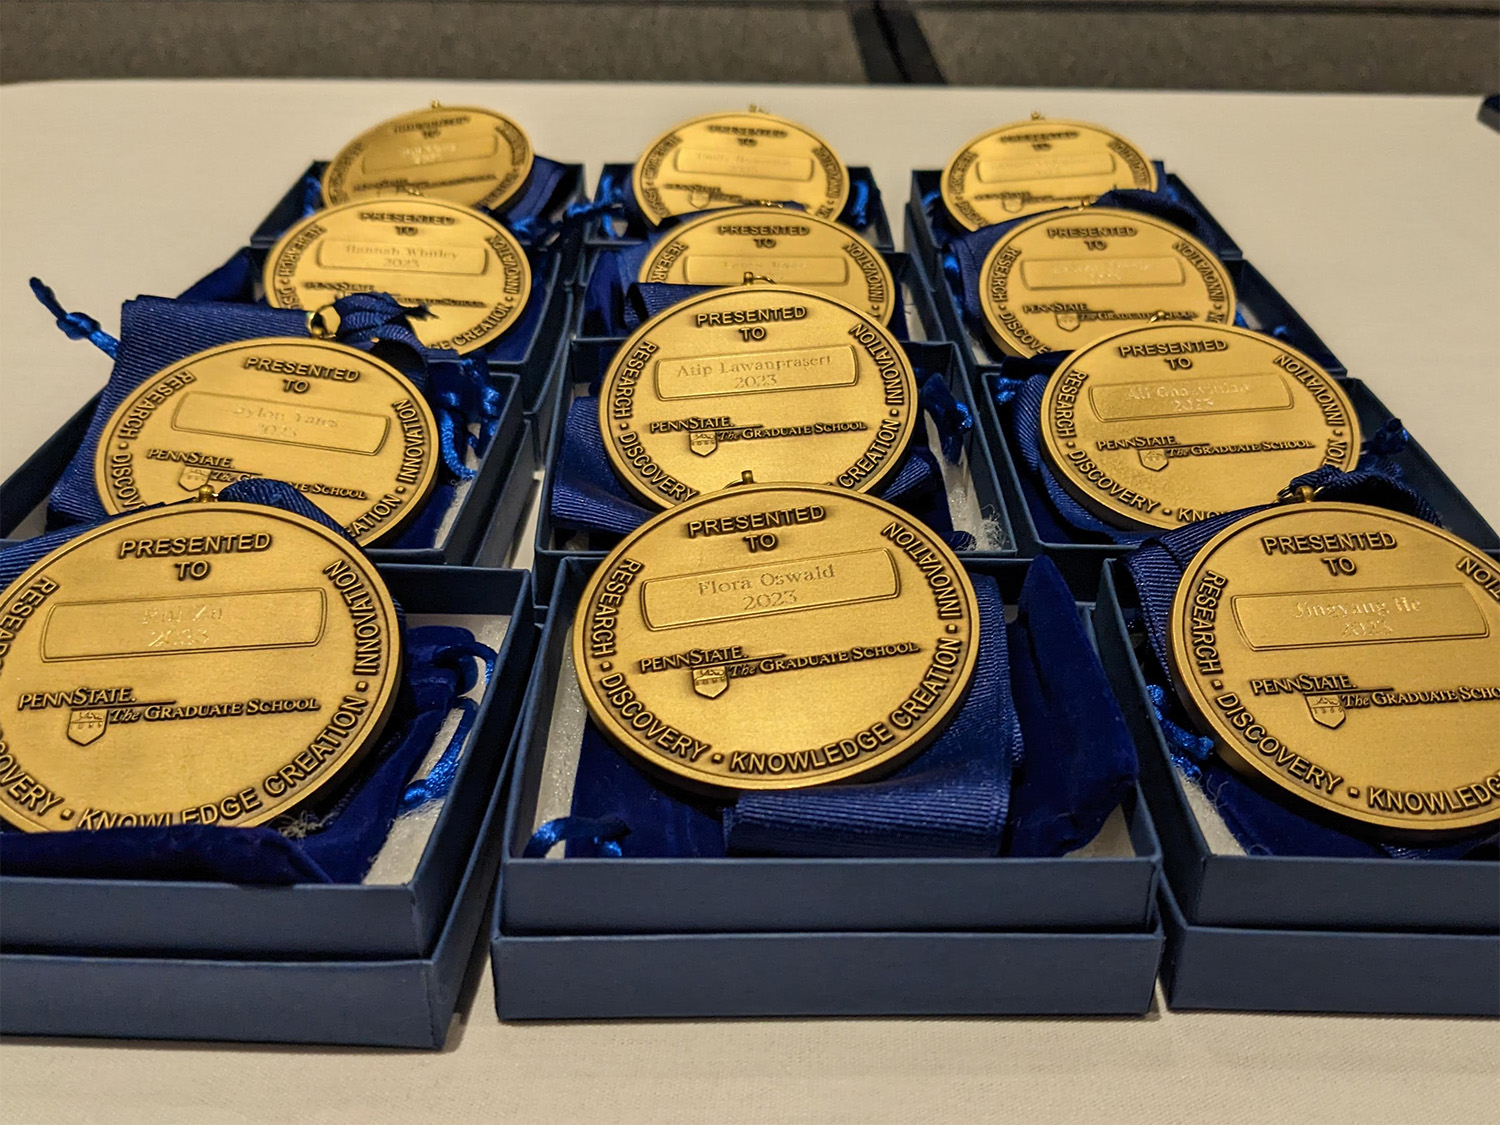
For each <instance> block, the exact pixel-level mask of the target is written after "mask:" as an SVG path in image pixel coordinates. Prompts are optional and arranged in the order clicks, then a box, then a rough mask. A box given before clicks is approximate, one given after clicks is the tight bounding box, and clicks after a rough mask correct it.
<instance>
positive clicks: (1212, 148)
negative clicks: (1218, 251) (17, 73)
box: [0, 81, 1500, 1125]
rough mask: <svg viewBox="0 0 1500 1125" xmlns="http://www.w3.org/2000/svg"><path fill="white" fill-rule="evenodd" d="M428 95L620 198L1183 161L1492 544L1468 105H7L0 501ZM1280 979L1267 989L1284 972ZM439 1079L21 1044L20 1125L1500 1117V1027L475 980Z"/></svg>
mask: <svg viewBox="0 0 1500 1125" xmlns="http://www.w3.org/2000/svg"><path fill="white" fill-rule="evenodd" d="M433 98H436V99H439V100H441V101H444V102H447V103H449V104H466V103H467V104H478V105H491V106H495V107H497V108H500V109H502V110H504V111H505V112H507V113H509V114H511V115H513V116H514V117H515V118H516V119H517V120H519V121H521V122H522V123H523V124H524V125H525V127H526V129H527V130H528V132H529V133H530V135H531V137H532V140H533V143H534V144H535V146H536V150H537V151H538V152H540V153H544V154H546V155H548V156H551V157H554V158H557V159H562V160H571V161H579V162H582V163H584V164H586V165H587V166H588V170H589V173H590V176H591V177H592V176H594V175H596V174H597V172H598V169H599V167H600V165H601V164H603V163H604V162H605V161H628V160H630V159H632V158H633V157H634V155H635V154H636V153H637V152H638V151H639V150H640V149H641V148H643V147H644V146H645V144H646V142H647V141H649V140H650V139H651V138H652V137H653V136H655V135H656V134H657V133H658V132H659V131H660V130H661V129H662V128H663V127H664V126H665V125H666V124H668V123H670V122H672V121H675V120H680V119H682V118H685V117H689V116H692V115H695V114H698V113H703V112H708V111H711V110H715V109H721V108H734V107H738V106H742V105H747V104H750V103H754V104H756V105H759V106H762V107H765V108H767V109H769V110H771V111H772V112H775V113H780V114H783V115H785V116H788V117H791V118H794V119H797V120H801V121H805V122H807V123H808V124H810V125H812V126H813V127H814V128H816V129H818V130H819V131H820V132H821V133H822V134H823V135H824V136H825V137H826V138H827V139H828V140H829V142H830V143H831V144H832V145H833V146H834V147H835V148H836V149H837V150H838V151H839V152H840V153H841V154H842V155H843V156H844V158H845V159H846V160H848V161H850V162H851V163H860V164H869V165H871V166H872V167H873V168H874V171H875V175H876V177H877V180H878V182H879V184H880V185H881V187H882V189H883V191H884V192H885V195H886V201H887V206H888V207H890V208H891V210H892V212H893V214H892V220H893V225H895V226H897V227H898V228H899V225H900V218H899V212H900V207H901V204H902V203H903V202H904V200H905V198H906V195H907V192H908V176H909V170H910V169H911V168H913V167H918V168H934V167H941V166H942V164H943V163H944V162H945V161H946V159H947V158H948V156H949V155H950V154H951V152H952V150H954V149H955V148H957V147H958V145H959V144H961V143H962V142H963V141H964V140H966V139H967V138H968V137H970V136H972V135H974V134H975V133H978V132H980V131H981V130H983V129H985V128H987V127H990V126H992V125H994V124H998V123H1000V122H1004V121H1009V120H1013V119H1016V118H1018V117H1024V116H1025V115H1027V114H1028V113H1030V112H1031V111H1032V110H1041V111H1043V112H1045V113H1046V114H1048V115H1049V116H1056V117H1070V116H1071V117H1082V118H1086V119H1092V120H1097V121H1102V122H1107V123H1108V124H1109V125H1110V126H1111V127H1113V128H1115V129H1118V130H1119V131H1120V132H1122V133H1123V134H1125V135H1126V136H1128V137H1131V138H1132V139H1134V140H1135V141H1137V142H1138V143H1139V144H1140V145H1141V146H1142V147H1143V148H1144V149H1145V150H1146V151H1148V152H1150V153H1152V154H1153V155H1157V156H1160V157H1162V158H1164V159H1166V161H1167V165H1168V167H1169V168H1171V169H1172V170H1173V171H1175V172H1177V173H1179V174H1180V175H1181V176H1182V177H1183V178H1184V179H1185V180H1187V182H1188V183H1189V184H1190V185H1191V186H1192V187H1193V189H1194V191H1195V192H1197V194H1198V195H1199V197H1200V198H1202V199H1203V200H1204V201H1205V202H1206V203H1207V204H1208V206H1209V207H1210V208H1211V209H1212V210H1213V211H1214V213H1215V214H1216V215H1217V216H1218V218H1219V219H1220V220H1221V221H1222V222H1223V223H1224V225H1225V226H1226V227H1227V228H1228V230H1229V231H1230V232H1231V233H1232V234H1233V235H1234V237H1235V238H1236V240H1237V241H1238V242H1239V243H1240V245H1241V246H1242V247H1243V248H1244V251H1245V254H1246V256H1247V257H1249V258H1250V259H1251V260H1253V261H1254V262H1255V263H1256V264H1257V265H1258V266H1259V267H1260V268H1261V270H1262V271H1263V272H1264V273H1265V274H1266V275H1267V276H1268V277H1269V278H1270V279H1271V280H1272V282H1273V283H1274V284H1275V285H1276V286H1277V287H1278V288H1280V289H1281V291H1282V292H1283V293H1284V294H1285V295H1286V297H1287V298H1288V299H1289V300H1290V301H1291V302H1292V303H1293V304H1294V305H1295V306H1296V307H1297V308H1298V309H1299V310H1300V311H1301V312H1302V313H1303V315H1305V316H1306V317H1307V319H1308V320H1309V321H1310V322H1311V323H1312V324H1313V326H1314V328H1315V329H1316V330H1317V331H1318V332H1319V333H1320V334H1321V335H1322V336H1323V338H1324V340H1326V341H1327V343H1328V344H1329V346H1330V347H1331V348H1332V349H1333V350H1334V352H1335V353H1336V354H1337V355H1339V356H1340V357H1341V358H1342V359H1343V360H1344V362H1345V363H1346V364H1347V365H1348V367H1349V370H1350V372H1351V373H1352V374H1354V375H1357V376H1359V377H1360V378H1362V379H1364V380H1365V381H1366V382H1368V383H1369V384H1370V386H1371V387H1372V388H1373V389H1374V390H1375V392H1376V393H1377V394H1378V395H1379V396H1380V397H1381V398H1382V399H1384V401H1385V402H1386V404H1387V405H1388V406H1389V407H1390V408H1391V409H1392V411H1393V412H1394V413H1396V414H1397V415H1399V416H1400V417H1402V418H1403V419H1404V420H1405V421H1406V423H1407V425H1408V427H1409V428H1410V429H1411V431H1412V432H1413V433H1414V434H1415V435H1416V436H1417V437H1418V440H1420V441H1421V442H1422V444H1423V445H1424V446H1426V448H1427V449H1428V451H1429V452H1430V453H1431V454H1432V455H1433V457H1434V458H1435V459H1436V461H1437V462H1438V464H1439V465H1441V466H1442V467H1443V469H1444V470H1446V471H1447V473H1448V474H1449V475H1450V476H1451V477H1452V478H1453V480H1454V481H1455V482H1456V483H1457V484H1458V485H1459V487H1460V488H1462V489H1463V490H1464V491H1465V492H1466V493H1467V494H1468V495H1469V497H1470V498H1471V499H1472V500H1473V502H1474V503H1475V505H1476V506H1477V507H1478V508H1479V510H1480V511H1481V512H1482V513H1483V514H1484V515H1485V517H1486V518H1487V519H1488V520H1490V521H1491V522H1492V523H1500V473H1496V471H1495V456H1494V453H1493V445H1492V443H1493V442H1494V440H1495V435H1496V433H1497V422H1500V315H1497V313H1500V136H1496V135H1495V134H1494V133H1493V132H1490V131H1489V130H1487V129H1485V128H1484V127H1483V126H1481V125H1480V124H1479V123H1478V122H1477V121H1476V120H1475V111H1476V109H1477V99H1471V98H1431V97H1403V98H1395V97H1371V96H1341V95H1260V94H1207V93H1136V92H1119V91H1108V92H1096V91H1084V90H979V89H964V90H958V89H936V88H911V87H863V88H841V87H738V86H691V85H679V86H673V85H664V84H663V85H628V86H623V85H622V86H603V85H589V84H546V83H532V84H523V83H429V82H409V81H402V82H348V81H340V82H331V81H330V82H304V81H297V82H254V81H213V82H98V83H87V82H72V83H56V84H43V85H34V86H8V87H4V88H3V89H0V115H3V132H0V297H3V300H0V476H3V475H5V474H7V473H9V472H10V471H11V470H12V469H14V468H15V467H16V466H17V465H19V464H20V463H21V462H22V461H23V460H24V459H25V457H26V456H27V455H28V454H29V453H30V451H31V450H32V449H33V448H34V447H35V446H36V444H37V442H38V441H39V440H40V438H41V437H42V436H43V435H45V434H47V433H50V432H51V431H52V430H53V429H55V428H56V427H57V426H58V425H59V424H60V423H61V422H62V421H64V420H65V419H66V418H67V417H68V416H69V415H70V414H71V413H73V411H75V410H76V409H77V408H78V407H79V406H80V405H81V404H82V403H83V402H84V401H86V400H87V398H88V397H89V396H90V395H91V394H92V393H93V392H94V391H95V390H97V389H98V388H99V386H100V385H101V384H102V383H103V382H104V380H105V378H106V376H107V374H108V361H107V360H106V359H105V357H104V356H103V355H101V354H99V353H97V352H95V351H94V349H92V348H91V347H90V346H89V345H87V344H86V343H81V342H70V341H68V340H66V339H64V338H63V337H62V335H61V334H60V333H58V332H57V331H56V329H55V328H53V326H52V324H51V319H50V318H49V317H48V316H47V315H46V314H45V313H44V312H43V311H42V309H41V308H40V307H39V306H37V305H36V304H35V303H34V302H33V301H32V300H31V298H30V296H29V294H28V291H27V285H26V279H27V278H28V277H30V276H31V275H33V274H37V275H40V276H41V277H42V278H43V279H44V280H46V281H47V282H48V283H49V284H51V285H52V286H53V287H54V288H55V289H56V290H57V292H58V294H59V296H60V297H61V299H62V301H63V303H64V305H65V306H66V307H68V308H70V309H79V310H83V311H87V312H90V313H91V314H92V315H94V316H96V317H98V318H99V320H100V321H101V322H102V323H103V324H104V325H105V327H106V328H107V329H109V330H111V331H113V330H115V329H117V328H118V324H119V306H120V302H121V301H123V300H125V299H127V298H130V297H133V296H135V295H137V294H139V293H157V294H171V293H176V292H178V291H180V290H181V289H182V288H184V287H185V286H186V285H187V284H188V283H190V282H191V281H193V280H195V279H196V278H198V277H199V276H200V275H202V274H203V273H205V272H206V271H207V270H209V269H210V268H212V267H213V266H215V265H217V264H218V263H219V262H220V261H221V260H222V259H223V258H224V257H226V256H227V255H228V254H229V253H230V252H231V251H232V250H233V249H234V248H235V247H236V246H238V245H239V244H240V242H241V240H243V238H244V237H246V236H247V235H248V234H249V232H250V231H251V230H252V229H254V227H255V226H256V225H257V223H258V222H259V221H260V219H261V218H262V217H263V216H264V214H265V213H266V211H267V210H268V209H269V207H270V205H271V203H273V202H274V201H275V200H276V199H277V198H279V196H280V195H281V193H282V192H283V191H284V190H285V188H286V186H287V184H289V183H290V182H291V181H292V180H293V179H294V178H295V177H296V176H297V175H298V174H299V173H300V172H301V171H302V169H303V168H304V167H305V166H306V164H307V162H308V160H309V158H311V157H316V156H324V157H326V156H329V155H331V154H332V153H333V152H334V151H335V150H336V149H337V148H338V147H339V145H340V144H341V143H342V141H343V140H344V139H346V138H347V137H350V136H353V135H354V134H355V133H357V132H359V131H360V130H362V129H363V128H365V127H366V126H367V125H368V124H369V123H371V122H373V121H376V120H379V119H381V118H383V117H386V116H388V115H390V114H394V113H397V112H401V111H404V110H407V109H410V108H412V107H413V106H416V105H420V104H423V103H424V102H426V101H428V100H431V99H433ZM1266 969H1267V971H1268V972H1274V971H1275V966H1270V965H1268V966H1267V967H1266ZM469 984H470V987H469V989H468V991H467V993H466V996H467V998H468V999H467V1001H466V1003H467V1008H466V1011H465V1012H463V1013H461V1015H460V1017H459V1019H458V1022H456V1024H455V1026H454V1028H453V1031H452V1033H451V1035H450V1037H449V1042H448V1046H447V1049H446V1050H444V1051H443V1052H441V1053H436V1054H428V1053H401V1052H390V1051H368V1050H354V1049H330V1050H318V1049H299V1048H288V1047H264V1046H260V1047H243V1048H226V1047H222V1046H216V1045H211V1044H206V1045H199V1044H159V1043H129V1042H98V1043H86V1042H61V1041H46V1040H15V1039H11V1040H6V1041H5V1042H4V1043H3V1044H0V1120H5V1121H16V1122H27V1123H31V1122H38V1123H39V1122H48V1121H68V1122H80V1121H94V1120H106V1119H107V1120H111V1121H136V1120H140V1121H151V1122H154V1123H167V1122H175V1121H193V1122H202V1121H212V1122H217V1121H249V1120H256V1121H259V1120H290V1119H293V1118H296V1119H298V1120H301V1121H306V1122H317V1121H325V1120H350V1119H356V1120H362V1121H365V1122H371V1123H374V1122H397V1121H403V1122H404V1121H414V1120H443V1121H448V1122H458V1121H470V1120H481V1119H483V1120H508V1119H516V1120H524V1121H536V1120H541V1119H551V1120H557V1121H571V1120H598V1119H603V1118H608V1119H610V1120H613V1121H618V1122H622V1123H624V1122H631V1121H651V1122H669V1121H679V1120H680V1121H695V1122H697V1121H731V1120H734V1121H739V1120H743V1121H778V1122H779V1121H818V1122H824V1121H827V1122H835V1121H860V1122H874V1121H906V1120H922V1121H948V1120H955V1119H961V1118H962V1119H980V1120H1017V1121H1028V1122H1047V1121H1093V1122H1116V1121H1118V1122H1126V1121H1141V1122H1152V1123H1154V1125H1165V1123H1168V1122H1178V1121H1182V1122H1188V1121H1192V1122H1200V1121H1230V1120H1233V1121H1276V1122H1290V1121H1304V1120H1311V1121H1320V1122H1322V1121H1328V1122H1332V1121H1351V1122H1360V1123H1373V1122H1387V1121H1388V1122H1403V1123H1416V1122H1433V1123H1443V1125H1449V1123H1454V1122H1465V1121H1491V1122H1493V1121H1500V1102H1497V1101H1496V1094H1497V1092H1500V1024H1497V1023H1495V1022H1493V1021H1480V1020H1437V1019H1388V1018H1373V1017H1336V1016H1286V1015H1236V1014H1216V1013H1176V1012H1169V1011H1166V1010H1165V1009H1164V1007H1163V1005H1162V1003H1161V1001H1160V997H1158V1002H1157V1005H1156V1008H1155V1009H1154V1010H1153V1011H1152V1013H1151V1014H1150V1015H1149V1016H1147V1017H1146V1018H1144V1019H1010V1020H1001V1019H994V1020H947V1019H922V1020H845V1021H811V1020H775V1021H731V1022H715V1023H707V1022H692V1023H690V1022H671V1021H665V1022H656V1021H654V1022H641V1023H596V1024H557V1025H511V1026H502V1025H501V1024H500V1023H499V1022H498V1021H497V1020H496V1018H495V1014H494V1008H493V1002H492V994H491V985H490V980H489V974H488V968H487V966H485V965H484V961H483V957H482V954H480V953H478V952H477V954H476V959H475V965H474V970H473V972H472V973H471V979H470V982H469Z"/></svg>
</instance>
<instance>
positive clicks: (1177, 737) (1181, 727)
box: [1125, 468, 1497, 859]
mask: <svg viewBox="0 0 1500 1125" xmlns="http://www.w3.org/2000/svg"><path fill="white" fill-rule="evenodd" d="M1304 484H1305V485H1308V486H1310V487H1313V488H1315V489H1317V497H1318V499H1320V500H1343V501H1348V502H1350V503H1358V504H1372V505H1376V506H1379V507H1384V508H1390V509H1392V510H1394V511H1399V512H1404V513H1406V514H1407V515H1411V516H1415V517H1417V518H1418V519H1422V520H1425V521H1426V522H1428V523H1431V524H1433V525H1435V526H1438V527H1441V526H1442V521H1441V520H1440V519H1439V517H1438V514H1437V512H1435V511H1434V510H1433V509H1432V507H1431V505H1429V504H1428V503H1427V501H1426V500H1424V499H1423V498H1422V497H1421V496H1419V495H1418V494H1417V493H1416V492H1414V491H1412V490H1411V489H1409V488H1407V487H1406V486H1405V485H1404V484H1402V483H1401V482H1400V481H1399V480H1397V479H1396V478H1394V477H1393V476H1391V475H1389V474H1388V473H1386V472H1384V471H1381V470H1380V469H1370V468H1361V469H1358V470H1356V471H1355V472H1352V473H1340V472H1338V471H1337V470H1335V469H1328V468H1325V469H1319V470H1317V471H1316V472H1313V473H1308V474H1306V475H1305V476H1301V477H1298V478H1297V479H1296V480H1294V481H1292V482H1291V484H1290V485H1289V486H1288V488H1289V489H1296V488H1298V487H1300V486H1301V485H1304ZM1259 510H1260V509H1258V508H1246V509H1244V510H1243V511H1239V512H1230V513H1227V514H1225V515H1222V516H1217V517H1215V518H1213V519H1210V520H1203V521H1201V522H1199V523H1195V524H1190V525H1188V526H1187V527H1183V528H1179V529H1178V530H1176V531H1172V532H1168V533H1166V534H1164V535H1160V536H1157V537H1153V538H1151V539H1148V540H1147V541H1146V542H1144V543H1143V544H1142V545H1141V546H1140V547H1139V548H1138V549H1136V550H1135V551H1134V552H1132V553H1131V554H1130V555H1129V556H1128V557H1127V558H1126V560H1125V570H1126V572H1127V573H1128V574H1129V575H1130V577H1131V580H1132V581H1133V582H1134V584H1135V589H1136V594H1137V596H1138V598H1139V601H1140V611H1141V625H1142V626H1143V628H1144V630H1145V633H1146V638H1147V640H1148V641H1149V647H1150V650H1151V657H1150V658H1149V659H1147V660H1143V661H1142V664H1143V668H1144V670H1145V674H1146V677H1147V691H1148V692H1149V694H1150V696H1151V702H1152V705H1153V707H1154V708H1155V710H1156V714H1157V719H1158V721H1159V722H1160V724H1161V728H1162V733H1163V735H1164V736H1165V737H1166V740H1167V745H1168V748H1169V750H1170V752H1171V755H1172V760H1173V762H1174V763H1175V764H1176V766H1177V768H1178V770H1179V772H1181V773H1182V775H1183V776H1184V777H1186V778H1187V779H1188V781H1189V782H1190V783H1191V784H1196V785H1198V786H1199V787H1200V788H1201V789H1202V790H1203V792H1204V794H1205V795H1206V796H1207V797H1208V798H1209V800H1210V801H1211V802H1212V803H1213V806H1214V808H1215V809H1216V810H1217V811H1218V813H1219V815H1220V816H1221V817H1222V818H1223V820H1224V823H1225V825H1226V826H1227V827H1228V828H1229V830H1230V832H1231V833H1232V834H1233V835H1234V838H1235V839H1236V840H1237V841H1238V842H1239V844H1240V846H1241V847H1243V848H1244V849H1245V851H1246V852H1247V853H1249V854H1251V855H1273V856H1332V857H1339V856H1347V857H1351V858H1380V857H1384V856H1391V857H1395V858H1398V859H1461V858H1473V859H1495V858H1496V855H1497V853H1496V840H1497V836H1496V834H1495V833H1494V832H1485V833H1484V834H1482V835H1480V836H1476V837H1474V838H1472V839H1469V840H1466V841H1461V842H1458V843H1454V844H1448V845H1445V846H1442V847H1435V848H1411V847H1396V846H1392V845H1387V844H1381V843H1378V842H1375V841H1373V840H1369V839H1365V838H1363V837H1361V836H1359V835H1356V834H1353V833H1350V832H1346V831H1343V830H1342V828H1335V827H1333V826H1331V825H1330V824H1328V823H1325V822H1323V821H1321V820H1315V819H1311V818H1310V817H1309V816H1308V815H1306V814H1304V813H1303V812H1302V811H1300V810H1298V809H1297V808H1295V807H1294V806H1292V805H1289V804H1286V803H1284V802H1283V801H1282V800H1281V799H1280V797H1279V795H1271V794H1269V793H1268V792H1267V791H1265V790H1263V789H1261V788H1257V787H1255V786H1253V785H1251V784H1250V783H1249V782H1247V781H1245V780H1244V779H1243V778H1241V777H1240V776H1239V775H1238V774H1236V773H1234V772H1233V771H1232V770H1231V769H1230V768H1229V767H1228V766H1226V765H1224V764H1223V763H1222V762H1220V761H1219V759H1218V756H1217V755H1216V754H1215V752H1214V741H1213V739H1212V738H1209V737H1207V736H1204V735H1200V734H1197V733H1195V731H1194V729H1193V725H1192V722H1191V720H1190V719H1189V718H1188V716H1187V714H1186V712H1185V711H1184V710H1183V708H1182V705H1181V703H1180V702H1179V701H1178V699H1177V694H1176V692H1175V691H1173V690H1171V683H1172V679H1171V675H1170V672H1169V671H1168V668H1169V667H1170V665H1169V662H1168V656H1167V628H1168V622H1169V621H1170V618H1171V611H1172V600H1173V598H1174V597H1175V595H1176V592H1177V586H1178V584H1179V583H1180V582H1181V580H1182V575H1183V573H1184V571H1185V570H1186V569H1187V567H1188V565H1189V564H1190V563H1191V562H1192V559H1193V556H1194V555H1196V554H1197V552H1198V550H1199V549H1200V548H1201V547H1202V546H1203V545H1204V544H1205V543H1207V542H1208V541H1209V540H1210V539H1212V538H1213V537H1214V536H1215V535H1217V534H1218V533H1219V532H1220V531H1222V530H1223V529H1224V528H1226V527H1228V526H1229V525H1230V524H1232V523H1234V522H1235V521H1236V520H1237V519H1240V518H1241V517H1242V516H1245V515H1248V514H1249V513H1251V512H1254V511H1259Z"/></svg>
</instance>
